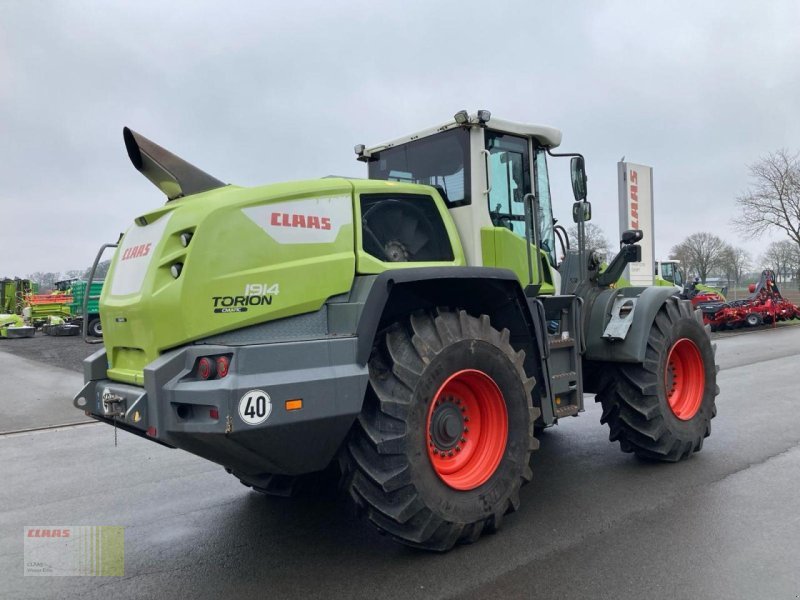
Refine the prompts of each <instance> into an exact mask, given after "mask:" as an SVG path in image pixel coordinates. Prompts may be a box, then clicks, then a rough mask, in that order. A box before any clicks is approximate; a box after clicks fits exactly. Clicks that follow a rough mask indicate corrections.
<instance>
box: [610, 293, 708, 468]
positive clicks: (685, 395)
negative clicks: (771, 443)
mask: <svg viewBox="0 0 800 600" xmlns="http://www.w3.org/2000/svg"><path fill="white" fill-rule="evenodd" d="M715 350H716V349H715V348H714V347H712V345H711V341H710V336H709V334H708V332H707V330H706V329H705V328H704V326H703V325H702V320H701V316H700V313H699V312H697V311H693V310H692V306H691V304H690V303H689V302H687V301H685V300H677V299H674V298H668V299H667V301H666V303H665V304H664V306H662V307H661V310H659V312H658V314H656V318H655V321H654V322H653V325H652V326H651V328H650V335H649V338H648V340H647V351H646V356H645V361H644V363H642V364H623V363H617V364H614V365H610V366H609V369H608V371H607V376H606V377H605V379H604V381H603V383H602V384H601V391H600V392H599V393H598V394H597V398H596V400H597V401H598V402H600V403H602V405H603V415H602V417H601V419H600V421H601V423H607V424H608V426H609V428H610V434H609V439H610V440H611V441H612V442H614V441H618V442H619V444H620V448H621V450H622V451H623V452H634V453H635V454H636V455H637V456H639V457H641V458H646V459H651V460H660V461H668V462H677V461H679V460H682V459H685V458H688V457H689V456H690V455H691V454H692V453H693V452H699V451H700V450H701V449H702V447H703V440H704V439H705V438H706V437H708V436H709V435H710V434H711V419H712V418H713V417H714V416H715V415H716V413H717V408H716V404H715V397H716V396H717V394H719V387H717V371H719V368H718V367H717V366H716V365H715V364H714V353H715ZM676 375H677V376H676ZM668 386H669V388H670V389H669V390H668V389H667V388H668Z"/></svg>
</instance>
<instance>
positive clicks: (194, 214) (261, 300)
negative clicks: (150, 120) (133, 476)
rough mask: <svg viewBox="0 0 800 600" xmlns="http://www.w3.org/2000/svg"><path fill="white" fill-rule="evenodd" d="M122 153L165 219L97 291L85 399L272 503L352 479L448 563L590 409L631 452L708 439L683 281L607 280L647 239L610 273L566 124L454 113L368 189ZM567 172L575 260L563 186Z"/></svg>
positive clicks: (704, 341)
mask: <svg viewBox="0 0 800 600" xmlns="http://www.w3.org/2000/svg"><path fill="white" fill-rule="evenodd" d="M124 140H125V145H126V147H127V151H128V155H129V157H130V159H131V161H132V162H133V165H134V167H136V169H138V170H139V171H140V172H141V173H142V174H143V175H144V176H145V177H147V178H148V179H150V180H151V181H152V182H153V183H154V184H155V185H156V186H157V187H159V189H161V191H162V192H163V193H164V194H165V195H166V196H167V202H166V204H164V205H163V206H160V207H157V208H154V209H153V210H151V211H149V212H145V213H142V214H139V215H136V216H135V218H134V219H133V222H132V224H131V226H130V228H129V229H128V231H127V232H126V233H125V235H124V237H123V238H122V239H121V241H120V242H119V246H118V248H117V249H116V252H115V255H114V258H113V261H112V265H111V268H110V271H109V273H108V275H107V278H106V284H105V286H104V287H103V292H102V297H101V300H100V315H101V318H102V321H103V325H104V330H103V335H104V338H103V344H104V348H103V349H102V350H100V351H99V352H97V353H95V354H94V355H92V356H91V357H89V358H88V359H87V360H86V361H85V363H84V372H85V380H86V385H85V386H84V388H83V389H82V390H81V391H80V393H78V394H77V396H76V397H75V401H74V403H75V406H76V407H77V408H79V409H80V410H83V411H85V412H86V413H87V414H89V415H91V416H93V417H95V418H96V419H98V420H101V421H104V422H107V423H109V424H114V425H116V426H118V427H120V428H122V429H124V430H126V431H129V432H131V433H134V434H136V435H140V436H143V437H146V438H148V439H150V440H152V441H154V442H158V443H160V444H163V445H166V446H169V447H174V448H181V449H183V450H186V451H188V452H191V453H193V454H196V455H198V456H201V457H203V458H206V459H208V460H211V461H214V462H216V463H219V464H220V465H222V466H224V467H225V468H226V469H227V470H228V471H229V472H231V473H232V474H233V475H235V476H236V477H238V478H239V479H240V480H241V481H242V483H244V484H245V485H248V486H251V487H253V488H254V489H256V490H258V491H260V492H264V493H267V494H289V493H291V492H292V491H293V490H295V489H297V488H298V487H300V486H302V485H304V484H306V483H313V482H314V481H316V480H319V479H322V478H323V476H322V473H323V472H326V473H330V472H331V470H332V466H335V467H336V471H338V472H339V473H340V474H341V477H342V485H343V487H344V489H345V490H347V493H348V494H349V496H350V497H351V498H352V500H353V502H354V503H355V505H356V506H357V507H358V508H359V509H360V510H361V512H362V513H363V514H364V515H365V516H366V517H367V518H368V519H369V521H371V522H372V523H373V524H374V525H375V526H376V527H377V528H378V529H379V530H381V531H382V532H384V533H386V534H388V535H389V536H391V537H392V538H394V539H396V540H397V541H399V542H402V543H404V544H408V545H411V546H416V547H419V548H425V549H430V550H439V551H444V550H448V549H450V548H451V547H453V545H455V544H457V543H466V542H473V541H475V540H477V539H478V538H479V537H480V536H481V534H482V533H484V532H487V531H494V530H496V529H497V528H498V527H499V526H500V524H501V522H502V519H503V517H504V515H506V514H508V513H510V512H513V511H514V510H515V509H516V508H517V506H518V505H519V502H520V494H519V492H520V487H521V486H522V485H524V484H525V483H527V482H528V481H530V480H531V477H532V471H531V464H532V463H531V453H532V452H533V451H534V450H536V448H537V446H538V442H537V439H536V433H537V432H538V431H540V430H541V429H543V428H546V427H549V426H552V425H554V424H555V423H557V422H558V421H559V420H560V419H563V418H565V417H570V416H576V415H578V414H579V413H580V412H582V411H583V410H584V404H583V403H584V393H585V392H589V393H595V394H596V399H597V401H599V402H601V403H602V408H603V411H602V419H601V420H602V422H604V423H606V424H608V426H609V428H610V439H611V440H612V441H617V442H619V444H620V447H621V449H622V450H623V451H624V452H633V453H635V454H637V455H639V456H641V457H644V458H647V459H655V460H662V461H678V460H682V459H685V458H688V457H689V456H690V455H691V454H692V453H694V452H697V451H699V450H700V449H701V448H702V445H703V440H704V438H705V437H707V436H708V435H709V433H710V421H711V419H712V417H713V416H714V414H715V411H716V408H715V396H716V395H717V393H718V391H719V390H718V388H717V385H716V373H717V369H716V367H715V364H714V352H713V349H712V346H711V343H710V339H709V334H708V332H707V330H706V329H704V327H703V324H702V319H701V317H700V315H699V313H698V312H696V311H694V310H692V308H691V305H690V304H689V303H688V302H686V301H682V300H680V299H678V298H676V297H674V296H673V291H674V290H673V289H672V288H659V287H649V288H635V287H627V288H623V289H615V288H614V287H613V284H614V282H616V281H617V280H618V279H619V277H620V275H621V273H622V271H623V270H624V268H625V266H626V264H628V263H629V262H634V261H638V260H640V258H641V248H640V247H639V246H638V245H637V244H636V242H638V241H639V240H640V239H641V232H639V231H636V230H631V231H626V232H624V234H623V235H622V240H621V244H622V250H621V252H620V253H619V255H618V256H617V257H616V258H615V259H614V260H613V261H612V263H611V264H610V265H608V267H607V268H605V269H602V270H601V268H600V264H601V259H600V256H599V255H598V254H597V253H595V252H594V251H593V250H592V249H591V248H586V247H585V243H584V236H583V227H584V224H585V222H586V221H588V220H589V219H590V218H591V205H590V204H589V202H587V201H586V174H585V168H584V160H583V157H582V156H580V155H576V154H557V153H555V152H554V149H555V148H556V147H557V146H559V144H560V142H561V133H560V132H559V131H557V130H555V129H552V128H549V127H541V126H535V125H524V124H520V123H513V122H510V121H504V120H501V119H496V118H494V117H492V116H491V114H490V113H489V112H488V111H485V110H481V111H478V112H477V113H475V114H469V113H467V112H466V111H460V112H458V113H457V114H456V115H455V116H454V117H453V118H452V119H451V120H449V121H447V122H445V123H442V124H440V125H437V126H435V127H432V128H430V129H426V130H424V131H421V132H417V133H414V134H413V135H408V136H405V137H403V138H400V139H397V140H394V141H391V142H388V143H385V144H381V145H378V146H374V147H371V148H367V147H365V146H363V145H359V146H356V154H357V158H358V159H359V160H361V161H363V162H365V163H366V164H367V168H368V173H369V179H344V178H323V179H316V180H310V181H299V182H292V183H280V184H274V185H267V186H263V187H255V188H242V187H237V186H234V185H226V184H224V183H223V182H222V181H220V180H218V179H216V178H214V177H212V176H210V175H208V174H207V173H205V172H203V171H201V170H200V169H198V168H196V167H194V166H192V165H190V164H189V163H187V162H185V161H184V160H182V159H180V158H178V157H177V156H175V155H174V154H171V153H170V152H168V151H166V150H165V149H163V148H161V147H160V146H158V145H156V144H154V143H153V142H151V141H149V140H148V139H146V138H144V137H143V136H141V135H139V134H138V133H135V132H133V131H131V130H130V129H127V128H126V129H125V130H124ZM561 157H569V158H570V159H571V163H570V166H571V175H572V187H573V191H574V195H575V202H574V204H573V205H572V216H573V219H574V221H575V222H576V223H577V224H578V229H579V233H580V235H579V238H580V239H579V244H578V245H579V247H578V248H577V249H571V250H570V249H568V248H566V247H561V248H557V246H556V240H557V239H562V238H563V231H562V230H560V229H559V226H557V225H555V221H554V219H553V203H552V202H551V197H550V186H549V180H548V170H547V163H548V160H551V159H553V160H558V159H560V158H561ZM96 262H97V261H96ZM533 464H534V465H535V461H534V462H533ZM329 468H330V469H329Z"/></svg>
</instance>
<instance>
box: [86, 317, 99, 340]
mask: <svg viewBox="0 0 800 600" xmlns="http://www.w3.org/2000/svg"><path fill="white" fill-rule="evenodd" d="M86 331H87V332H88V334H89V335H91V336H92V337H103V325H102V324H101V323H100V317H95V318H94V319H92V320H91V321H89V324H88V325H87V326H86Z"/></svg>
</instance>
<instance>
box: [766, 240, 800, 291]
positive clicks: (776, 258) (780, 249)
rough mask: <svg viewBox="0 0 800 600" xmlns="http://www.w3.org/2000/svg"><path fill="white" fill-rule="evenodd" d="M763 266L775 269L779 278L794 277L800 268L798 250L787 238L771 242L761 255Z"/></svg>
mask: <svg viewBox="0 0 800 600" xmlns="http://www.w3.org/2000/svg"><path fill="white" fill-rule="evenodd" d="M763 261H764V266H765V267H769V268H770V269H772V270H773V271H775V275H776V276H777V277H778V279H779V280H782V281H789V280H790V279H794V278H795V277H796V276H797V274H798V270H800V251H799V250H798V249H797V247H796V246H795V245H794V244H793V243H792V242H791V241H789V240H782V241H780V242H772V243H771V244H770V245H769V246H767V250H766V252H764V256H763Z"/></svg>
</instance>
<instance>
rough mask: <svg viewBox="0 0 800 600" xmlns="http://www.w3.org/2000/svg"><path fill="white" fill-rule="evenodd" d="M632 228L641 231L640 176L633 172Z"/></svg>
mask: <svg viewBox="0 0 800 600" xmlns="http://www.w3.org/2000/svg"><path fill="white" fill-rule="evenodd" d="M631 227H632V228H633V229H639V174H638V173H637V172H636V171H631Z"/></svg>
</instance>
